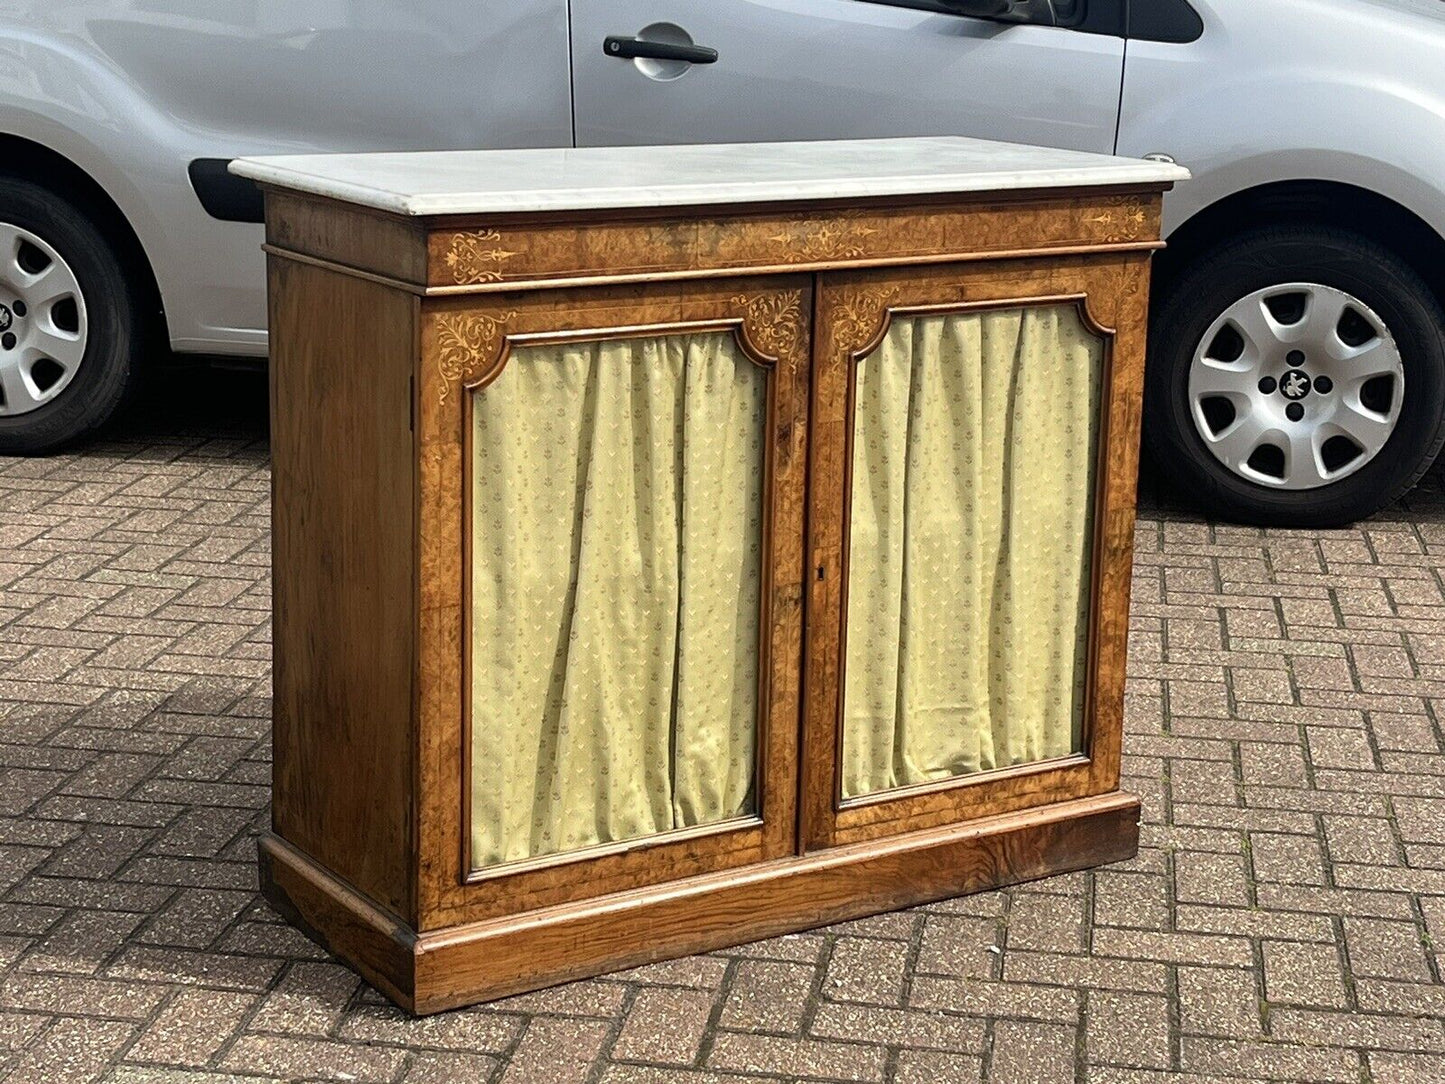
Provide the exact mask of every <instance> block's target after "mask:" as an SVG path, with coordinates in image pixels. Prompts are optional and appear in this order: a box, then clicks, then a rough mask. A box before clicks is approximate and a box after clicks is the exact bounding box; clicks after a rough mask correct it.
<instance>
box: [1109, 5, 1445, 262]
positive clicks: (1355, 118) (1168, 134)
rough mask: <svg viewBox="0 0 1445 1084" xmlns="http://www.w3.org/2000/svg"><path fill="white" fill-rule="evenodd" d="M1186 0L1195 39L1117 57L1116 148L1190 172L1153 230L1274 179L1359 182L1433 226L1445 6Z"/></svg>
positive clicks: (1441, 224)
mask: <svg viewBox="0 0 1445 1084" xmlns="http://www.w3.org/2000/svg"><path fill="white" fill-rule="evenodd" d="M1191 2H1192V3H1193V6H1194V7H1195V9H1196V10H1197V11H1198V12H1199V14H1200V16H1201V17H1202V18H1203V20H1204V33H1203V35H1202V36H1201V37H1200V38H1199V40H1198V41H1195V42H1192V43H1189V44H1187V45H1173V44H1166V43H1159V42H1147V41H1131V42H1129V46H1128V56H1127V59H1126V63H1125V76H1124V95H1123V103H1122V107H1121V110H1120V123H1119V141H1118V145H1117V153H1118V154H1121V155H1126V156H1141V155H1145V154H1154V153H1162V154H1168V155H1170V156H1171V157H1173V158H1175V159H1176V160H1177V161H1178V162H1179V163H1180V164H1181V165H1184V166H1187V167H1189V170H1190V172H1191V174H1192V179H1191V180H1190V182H1189V184H1187V185H1183V186H1181V187H1180V188H1179V189H1178V190H1177V191H1175V192H1172V193H1170V195H1169V196H1168V198H1167V199H1166V200H1165V203H1164V212H1165V223H1164V228H1165V234H1166V236H1167V235H1168V234H1169V233H1171V232H1173V230H1175V229H1176V228H1178V227H1179V226H1180V225H1181V224H1183V223H1184V222H1186V221H1187V220H1188V219H1190V218H1192V217H1193V216H1194V215H1195V214H1197V213H1198V212H1199V211H1201V210H1203V209H1204V208H1206V207H1209V206H1211V205H1213V204H1215V203H1217V202H1219V201H1220V200H1222V199H1225V198H1227V197H1229V196H1231V195H1233V194H1235V193H1238V192H1243V191H1246V190H1248V189H1251V188H1254V187H1257V186H1260V185H1264V184H1270V183H1275V182H1280V181H1332V182H1337V183H1340V184H1348V185H1354V186H1356V187H1359V188H1364V189H1367V190H1369V191H1372V192H1375V193H1377V194H1379V195H1382V196H1384V197H1386V198H1387V199H1390V200H1391V201H1393V202H1395V203H1398V204H1399V205H1400V206H1402V207H1404V208H1405V209H1407V210H1409V211H1411V212H1413V213H1414V214H1416V215H1417V216H1419V217H1420V218H1421V219H1423V220H1424V221H1425V222H1427V223H1429V224H1430V225H1431V226H1432V227H1433V228H1434V229H1435V231H1436V232H1437V233H1439V234H1441V235H1442V236H1445V17H1442V13H1445V5H1441V4H1435V5H1434V6H1433V7H1429V8H1426V7H1423V6H1422V5H1420V4H1418V3H1413V2H1411V0H1314V2H1312V3H1309V4H1301V3H1288V2H1286V0H1269V2H1265V3H1252V2H1249V0H1191ZM1285 15H1288V16H1289V17H1288V18H1283V17H1282V16H1285ZM1421 16H1423V17H1421Z"/></svg>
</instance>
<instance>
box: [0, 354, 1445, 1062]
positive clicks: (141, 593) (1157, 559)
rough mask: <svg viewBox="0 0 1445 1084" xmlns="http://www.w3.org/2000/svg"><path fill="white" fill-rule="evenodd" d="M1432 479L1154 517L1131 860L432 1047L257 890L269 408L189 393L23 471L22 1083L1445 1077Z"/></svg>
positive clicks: (15, 499) (1437, 543)
mask: <svg viewBox="0 0 1445 1084" xmlns="http://www.w3.org/2000/svg"><path fill="white" fill-rule="evenodd" d="M178 419H184V420H178ZM1442 477H1445V475H1442V474H1441V473H1439V472H1437V473H1436V474H1435V475H1433V476H1432V477H1430V478H1429V479H1427V481H1426V483H1425V484H1424V485H1423V486H1422V487H1421V489H1420V490H1419V491H1418V492H1417V493H1416V494H1415V495H1414V496H1413V497H1412V499H1411V500H1410V502H1409V504H1408V505H1407V506H1405V507H1402V508H1400V509H1398V510H1396V511H1395V512H1394V513H1393V514H1391V515H1390V516H1389V517H1387V518H1383V519H1380V520H1378V521H1376V522H1373V523H1370V524H1367V525H1365V526H1363V527H1362V528H1360V529H1358V530H1346V531H1335V532H1303V531H1300V532H1292V531H1270V532H1260V531H1255V530H1248V529H1240V528H1232V527H1211V526H1209V525H1208V524H1206V523H1202V522H1199V521H1198V520H1197V519H1195V518H1192V517H1190V516H1189V515H1187V514H1183V513H1174V512H1171V511H1169V510H1167V508H1161V504H1160V502H1159V500H1158V499H1157V498H1156V499H1151V500H1150V501H1148V502H1146V511H1145V514H1144V517H1143V520H1142V522H1141V524H1140V527H1139V540H1138V553H1139V556H1138V564H1137V582H1136V586H1135V594H1134V598H1135V603H1134V619H1133V624H1134V637H1133V655H1132V659H1131V665H1130V672H1131V675H1132V678H1131V684H1130V686H1129V712H1128V717H1129V735H1128V740H1127V744H1126V748H1127V750H1128V756H1127V758H1126V759H1127V764H1126V773H1127V775H1128V780H1127V782H1128V784H1129V785H1130V786H1132V787H1133V788H1134V789H1136V790H1138V791H1139V792H1141V793H1142V794H1143V795H1144V799H1145V806H1146V826H1145V829H1144V851H1143V853H1142V854H1141V855H1140V857H1139V859H1138V860H1137V861H1135V862H1132V863H1130V864H1129V865H1127V866H1116V867H1113V868H1109V869H1106V870H1101V871H1098V872H1095V873H1091V874H1080V875H1072V876H1067V877H1060V878H1055V879H1053V880H1048V881H1043V882H1040V883H1037V884H1033V885H1029V886H1027V887H1024V888H1019V889H1015V890H1012V891H1006V892H995V893H990V894H988V895H984V896H976V897H973V898H971V899H964V900H959V901H956V902H951V903H944V904H940V905H938V906H933V907H923V908H918V909H916V910H913V911H907V912H904V913H901V914H893V915H885V916H882V917H880V918H876V919H872V920H869V921H863V922H856V923H851V924H848V925H844V926H838V927H834V928H831V929H827V930H822V931H819V932H817V933H810V934H803V935H799V936H795V937H786V938H782V939H779V940H776V941H771V942H767V943H764V944H759V945H753V946H750V947H747V948H743V949H738V950H736V951H731V952H721V953H716V954H713V955H709V956H701V957H696V958H692V959H687V960H681V961H678V962H676V963H669V964H664V965H660V966H656V967H650V968H646V969H643V970H640V971H634V972H631V973H629V974H626V975H620V976H615V977H613V978H610V979H607V980H601V981H594V982H584V983H579V984H576V985H573V986H569V987H564V988H561V989H557V990H554V991H550V992H547V993H543V994H539V995H534V996H530V997H523V998H516V999H513V1000H510V1001H506V1002H502V1003H500V1004H497V1005H493V1006H490V1007H487V1008H482V1009H477V1010H473V1011H468V1012H459V1013H452V1014H448V1015H445V1016H441V1017H436V1018H432V1019H429V1020H422V1021H412V1020H408V1019H406V1018H404V1017H402V1016H401V1015H400V1014H398V1013H397V1012H395V1011H394V1010H392V1009H391V1008H389V1007H388V1006H387V1005H386V1004H384V1003H383V1002H382V1001H381V1000H380V999H379V998H378V997H377V996H375V995H374V994H372V993H370V992H369V991H368V990H367V989H365V988H364V987H362V986H361V985H360V984H359V983H358V981H357V980H356V979H355V978H353V977H352V975H351V974H350V973H349V972H347V971H346V970H344V969H342V968H340V967H338V966H336V965H335V964H332V963H330V962H328V961H327V959H326V958H325V957H324V956H323V955H322V954H321V953H320V952H318V951H317V950H316V949H314V948H313V947H312V946H311V945H310V944H309V943H308V942H307V941H305V940H303V939H302V938H301V937H300V936H299V935H297V934H295V933H293V932H292V931H291V930H289V929H288V928H287V927H286V926H284V925H281V924H279V923H278V922H277V920H276V918H275V917H274V916H273V915H272V914H271V913H270V912H269V911H268V910H267V909H266V908H265V907H264V906H263V905H262V904H261V903H260V902H259V901H258V899H257V897H256V894H255V892H254V874H253V872H252V857H253V846H252V834H253V832H254V831H255V830H256V829H257V828H258V827H259V826H260V825H261V824H262V823H263V821H264V818H265V807H266V801H267V777H268V766H267V729H268V725H267V713H268V699H267V696H268V683H267V658H268V652H269V647H268V643H267V606H268V586H267V578H266V567H267V561H268V553H267V534H266V516H267V475H266V445H265V439H264V388H263V385H262V384H261V382H260V381H259V380H258V379H257V378H255V377H254V376H247V377H240V376H236V375H219V376H218V375H193V376H185V377H183V378H181V379H179V380H178V381H177V382H176V385H175V388H174V390H173V393H172V395H171V397H170V398H168V399H152V400H150V401H149V403H148V404H147V406H146V407H145V409H144V411H143V412H142V413H141V414H140V415H139V416H137V417H135V418H133V419H132V420H131V421H130V422H129V423H128V424H127V425H126V426H125V427H124V428H123V429H122V430H121V431H120V432H119V433H118V434H117V435H116V436H115V437H113V438H112V439H111V440H109V441H108V442H106V443H105V444H103V445H99V446H95V447H92V448H90V449H88V450H87V451H86V452H85V453H84V454H80V455H69V456H63V457H59V458H54V459H48V460H38V461H16V460H6V461H0V817H3V820H0V825H3V829H0V893H3V897H0V899H3V903H0V1073H8V1076H7V1077H6V1079H8V1080H10V1081H15V1082H20V1081H45V1082H67V1084H68V1082H71V1081H89V1080H97V1079H103V1080H105V1081H112V1082H125V1084H163V1082H164V1084H180V1082H194V1084H202V1082H212V1084H220V1082H222V1081H239V1080H252V1079H255V1078H257V1077H258V1076H260V1077H278V1078H282V1079H312V1078H317V1079H330V1080H358V1081H405V1082H409V1084H423V1082H451V1081H502V1082H505V1084H523V1082H536V1084H564V1082H568V1081H574V1080H575V1081H584V1080H585V1081H602V1082H605V1084H624V1082H637V1084H663V1082H678V1084H711V1082H718V1081H724V1080H728V1081H731V1080H744V1079H747V1080H794V1079H799V1080H802V1079H806V1080H827V1081H879V1082H892V1084H919V1082H924V1084H950V1082H954V1081H974V1080H980V1079H987V1080H990V1081H995V1082H999V1084H1004V1082H1018V1081H1023V1082H1028V1084H1046V1082H1051V1081H1056V1080H1057V1081H1090V1082H1131V1084H1149V1082H1155V1081H1163V1080H1164V1079H1166V1078H1168V1079H1170V1080H1179V1081H1186V1082H1187V1081H1194V1082H1197V1084H1203V1082H1205V1081H1216V1080H1217V1081H1238V1080H1240V1079H1269V1080H1280V1081H1341V1082H1345V1081H1348V1082H1355V1081H1362V1080H1375V1081H1381V1082H1394V1081H1430V1082H1435V1081H1441V1080H1445V1026H1442V1019H1445V985H1442V983H1441V973H1440V967H1441V962H1440V960H1439V958H1438V954H1437V951H1436V949H1435V945H1436V944H1445V757H1442V756H1441V753H1442V730H1441V724H1440V721H1439V718H1438V717H1439V714H1440V712H1441V710H1442V708H1445V623H1442V620H1445V597H1442V593H1441V588H1442V572H1445V492H1442V489H1445V487H1442ZM1176 1074H1178V1075H1176Z"/></svg>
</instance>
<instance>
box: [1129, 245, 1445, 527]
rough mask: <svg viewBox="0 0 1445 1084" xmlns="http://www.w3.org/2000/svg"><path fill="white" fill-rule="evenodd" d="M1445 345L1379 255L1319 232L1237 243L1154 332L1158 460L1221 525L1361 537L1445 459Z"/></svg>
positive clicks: (1418, 294) (1425, 299) (1191, 274)
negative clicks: (1360, 526) (1360, 527)
mask: <svg viewBox="0 0 1445 1084" xmlns="http://www.w3.org/2000/svg"><path fill="white" fill-rule="evenodd" d="M1442 335H1445V312H1442V310H1441V307H1440V304H1439V302H1438V301H1437V300H1436V298H1435V296H1434V295H1433V294H1432V293H1431V291H1430V289H1429V287H1427V286H1426V285H1425V283H1424V281H1423V280H1421V278H1420V276H1419V275H1417V274H1416V273H1415V272H1414V271H1413V270H1412V269H1411V268H1410V266H1409V265H1408V264H1406V263H1405V262H1404V261H1403V260H1401V259H1400V258H1399V257H1398V256H1396V255H1395V254H1394V253H1392V252H1390V251H1389V250H1388V249H1386V248H1383V247H1382V246H1380V245H1377V244H1375V243H1373V242H1371V241H1369V240H1366V239H1365V238H1362V237H1359V236H1356V235H1354V234H1350V233H1347V232H1344V231H1339V230H1334V229H1328V228H1324V227H1309V226H1301V227H1281V228H1272V229H1261V230H1257V231H1254V232H1251V233H1249V234H1247V235H1243V236H1240V237H1238V238H1237V239H1235V240H1233V241H1231V242H1229V243H1227V244H1225V245H1223V246H1221V247H1219V248H1217V249H1215V250H1213V251H1212V252H1210V253H1208V254H1206V255H1205V256H1203V257H1202V258H1201V259H1199V260H1197V261H1196V262H1195V263H1194V265H1193V266H1192V267H1191V268H1190V269H1189V270H1187V271H1186V272H1184V273H1183V274H1182V275H1181V276H1180V278H1179V279H1178V281H1176V282H1175V283H1174V284H1173V285H1172V287H1171V288H1170V289H1169V292H1168V295H1167V297H1166V298H1165V299H1164V303H1163V304H1162V306H1161V307H1160V308H1159V309H1158V310H1157V315H1156V317H1155V319H1154V320H1153V321H1152V322H1151V327H1150V336H1151V342H1150V351H1149V370H1148V379H1147V381H1146V385H1147V386H1146V396H1145V404H1146V408H1145V422H1144V428H1145V438H1146V440H1147V442H1148V445H1149V449H1150V451H1151V452H1152V453H1153V455H1154V457H1155V459H1156V460H1157V462H1158V464H1159V466H1160V467H1161V468H1162V469H1163V471H1164V473H1165V474H1166V475H1167V476H1169V478H1170V480H1171V481H1173V482H1174V483H1175V484H1176V485H1177V486H1178V487H1179V489H1180V491H1181V492H1183V493H1185V494H1188V495H1189V496H1190V497H1191V498H1192V499H1195V500H1198V501H1199V502H1200V503H1201V504H1203V505H1204V507H1205V509H1206V510H1207V511H1209V512H1211V513H1213V514H1216V515H1219V516H1221V517H1224V518H1227V519H1232V520H1239V521H1243V522H1249V523H1258V524H1269V525H1280V526H1303V527H1329V526H1338V525H1342V524H1346V523H1351V522H1353V521H1355V520H1357V519H1361V518H1363V517H1365V516H1368V515H1371V514H1372V513H1374V512H1376V511H1378V510H1379V509H1381V508H1383V507H1384V506H1385V505H1387V504H1389V503H1390V502H1391V501H1393V500H1395V499H1396V498H1397V497H1399V496H1400V495H1401V494H1402V493H1404V492H1405V491H1406V490H1407V489H1408V488H1409V487H1410V486H1411V485H1413V484H1414V483H1415V481H1416V480H1417V479H1418V478H1419V477H1420V476H1421V475H1422V474H1423V473H1424V472H1425V470H1426V469H1427V468H1428V467H1429V466H1430V464H1431V462H1433V461H1434V459H1435V456H1436V453H1438V452H1439V450H1440V445H1441V441H1442V439H1445V425H1442V420H1445V341H1442Z"/></svg>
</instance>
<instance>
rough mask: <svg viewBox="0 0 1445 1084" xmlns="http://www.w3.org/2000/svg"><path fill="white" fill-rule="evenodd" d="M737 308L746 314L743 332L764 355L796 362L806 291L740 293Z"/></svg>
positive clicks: (800, 339) (800, 343)
mask: <svg viewBox="0 0 1445 1084" xmlns="http://www.w3.org/2000/svg"><path fill="white" fill-rule="evenodd" d="M732 300H733V304H734V305H741V306H742V307H743V310H744V311H745V312H746V313H747V317H746V319H745V321H744V324H743V326H744V329H745V331H746V333H747V336H748V339H749V340H750V341H751V342H752V343H753V345H754V346H756V347H757V348H758V349H759V350H760V351H762V352H763V353H764V354H766V355H768V356H769V357H771V358H774V359H776V360H784V361H787V362H789V363H791V362H792V361H794V360H795V359H796V358H797V357H798V355H799V353H800V352H801V350H802V345H803V334H804V330H803V291H801V290H788V291H785V292H783V293H775V294H758V295H756V296H754V297H749V296H747V295H746V294H738V295H737V296H735V297H734V298H733V299H732Z"/></svg>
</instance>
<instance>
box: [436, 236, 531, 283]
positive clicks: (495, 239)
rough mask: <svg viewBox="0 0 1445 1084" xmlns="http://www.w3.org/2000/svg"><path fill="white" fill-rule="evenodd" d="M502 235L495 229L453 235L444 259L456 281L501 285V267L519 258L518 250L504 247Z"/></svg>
mask: <svg viewBox="0 0 1445 1084" xmlns="http://www.w3.org/2000/svg"><path fill="white" fill-rule="evenodd" d="M501 240H502V235H501V234H500V233H498V232H497V231H496V230H473V231H472V232H470V233H457V234H453V235H452V240H451V244H450V245H448V246H447V253H446V256H444V257H443V259H445V261H446V265H447V267H449V268H450V269H451V272H452V278H453V279H455V280H456V281H457V282H459V283H461V282H500V281H501V280H502V264H504V263H505V262H506V261H508V260H510V259H511V258H512V257H513V256H515V255H517V251H516V250H515V249H508V248H503V247H502V246H501Z"/></svg>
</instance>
